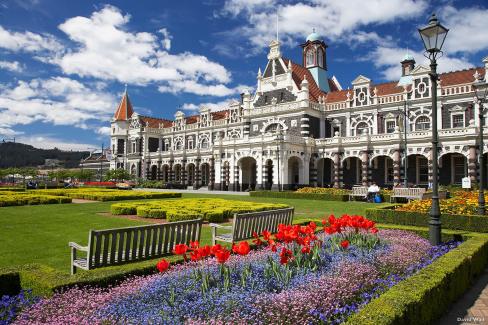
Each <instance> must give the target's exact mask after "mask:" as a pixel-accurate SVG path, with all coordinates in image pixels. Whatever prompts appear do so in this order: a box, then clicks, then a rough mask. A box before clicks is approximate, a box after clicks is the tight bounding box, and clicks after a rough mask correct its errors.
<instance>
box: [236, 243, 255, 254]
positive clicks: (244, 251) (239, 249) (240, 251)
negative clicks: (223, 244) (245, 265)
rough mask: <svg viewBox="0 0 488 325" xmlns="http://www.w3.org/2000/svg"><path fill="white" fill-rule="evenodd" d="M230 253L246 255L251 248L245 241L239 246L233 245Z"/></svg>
mask: <svg viewBox="0 0 488 325" xmlns="http://www.w3.org/2000/svg"><path fill="white" fill-rule="evenodd" d="M232 251H233V252H234V253H236V254H239V255H242V256H244V255H247V254H249V252H250V251H251V247H250V246H249V243H248V242H247V241H243V242H240V243H239V245H234V246H233V247H232Z"/></svg>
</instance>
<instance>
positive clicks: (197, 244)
mask: <svg viewBox="0 0 488 325" xmlns="http://www.w3.org/2000/svg"><path fill="white" fill-rule="evenodd" d="M199 246H200V243H199V242H198V241H197V240H195V241H191V240H190V247H191V248H193V249H195V248H198V247H199Z"/></svg>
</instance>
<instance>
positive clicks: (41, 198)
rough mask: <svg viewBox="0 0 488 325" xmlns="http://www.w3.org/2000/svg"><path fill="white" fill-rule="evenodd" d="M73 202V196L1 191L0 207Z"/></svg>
mask: <svg viewBox="0 0 488 325" xmlns="http://www.w3.org/2000/svg"><path fill="white" fill-rule="evenodd" d="M59 203H71V198H69V197H66V196H57V195H44V194H33V193H24V192H8V191H0V207H7V206H19V205H38V204H59Z"/></svg>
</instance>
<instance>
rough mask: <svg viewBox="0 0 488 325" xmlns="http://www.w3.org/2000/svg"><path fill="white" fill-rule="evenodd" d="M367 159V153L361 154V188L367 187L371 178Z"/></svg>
mask: <svg viewBox="0 0 488 325" xmlns="http://www.w3.org/2000/svg"><path fill="white" fill-rule="evenodd" d="M368 159H369V156H368V151H363V152H361V183H362V185H363V186H368V184H369V180H370V178H371V177H370V176H371V175H370V174H369V173H370V171H371V170H370V168H369V161H368Z"/></svg>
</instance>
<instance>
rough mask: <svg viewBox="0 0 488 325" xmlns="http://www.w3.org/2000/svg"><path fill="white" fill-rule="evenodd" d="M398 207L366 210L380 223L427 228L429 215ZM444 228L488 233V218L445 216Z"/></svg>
mask: <svg viewBox="0 0 488 325" xmlns="http://www.w3.org/2000/svg"><path fill="white" fill-rule="evenodd" d="M396 206H397V205H393V204H392V205H387V206H383V207H381V208H370V209H366V218H368V219H371V220H373V221H375V222H378V223H388V224H396V225H405V226H419V227H427V226H428V225H429V214H428V213H421V212H410V211H396V210H394V208H395V207H396ZM441 221H442V227H443V228H447V229H455V230H466V231H473V232H488V216H481V215H456V214H443V215H442V216H441Z"/></svg>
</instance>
